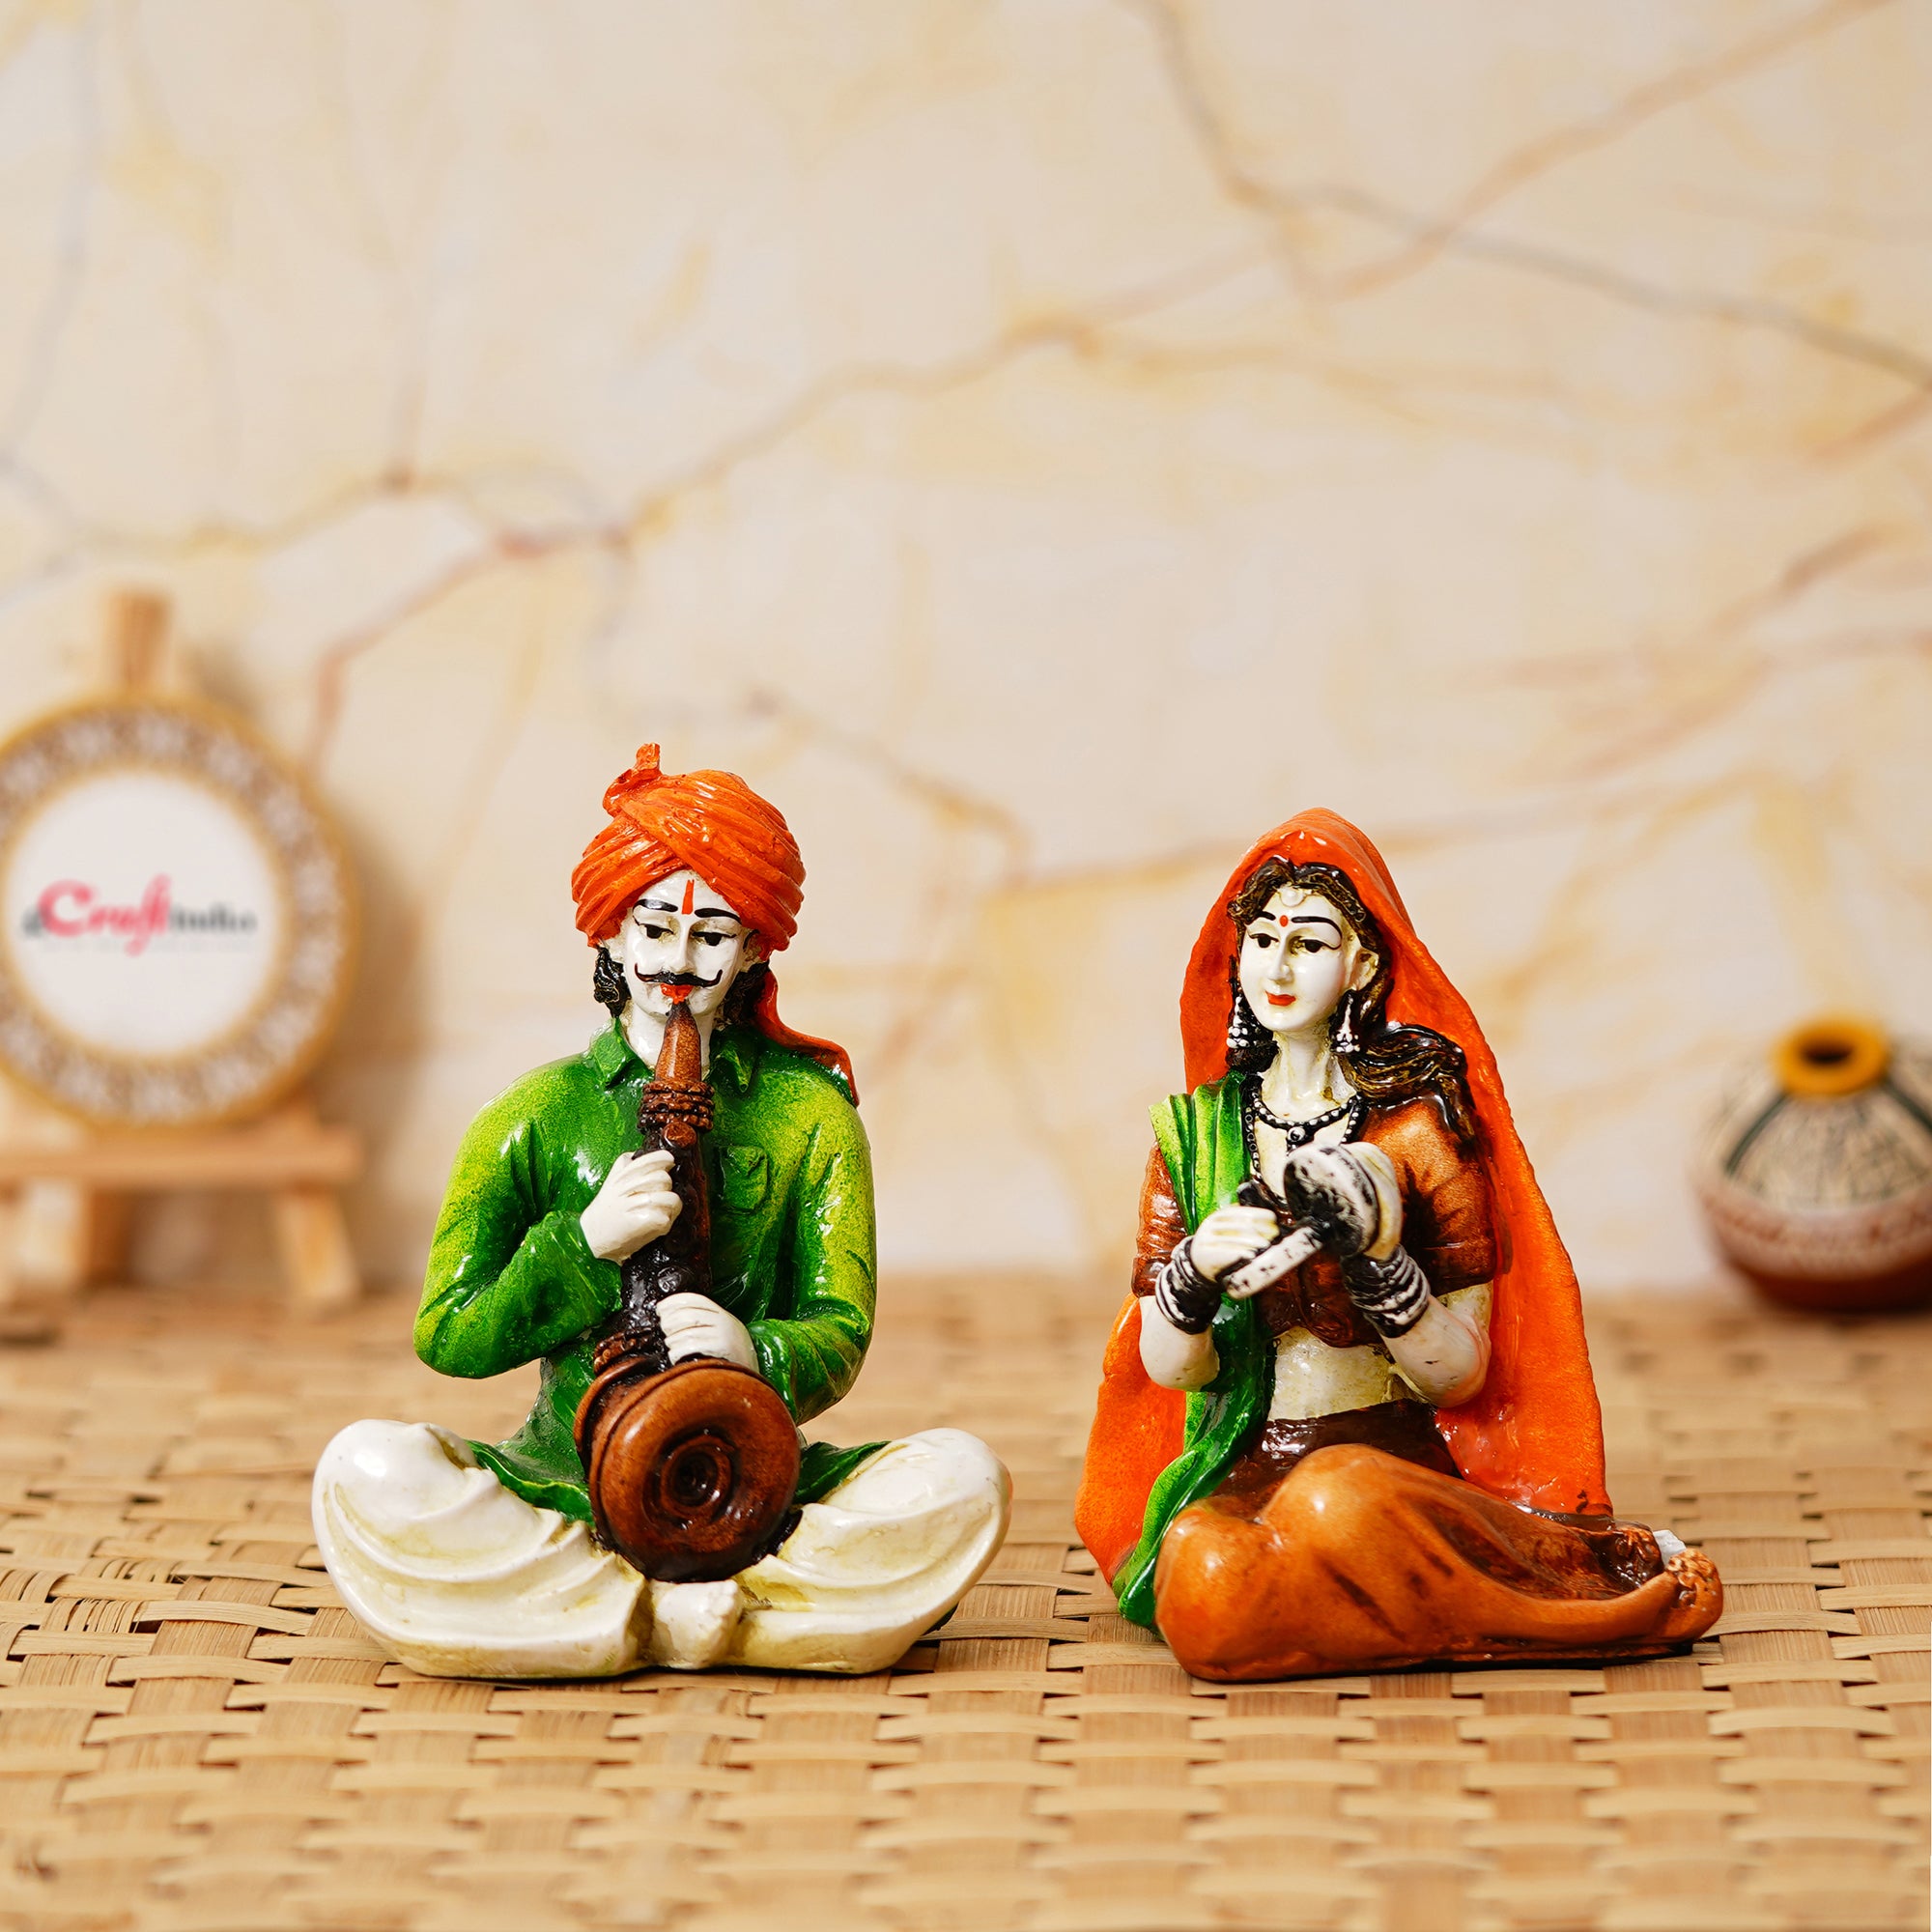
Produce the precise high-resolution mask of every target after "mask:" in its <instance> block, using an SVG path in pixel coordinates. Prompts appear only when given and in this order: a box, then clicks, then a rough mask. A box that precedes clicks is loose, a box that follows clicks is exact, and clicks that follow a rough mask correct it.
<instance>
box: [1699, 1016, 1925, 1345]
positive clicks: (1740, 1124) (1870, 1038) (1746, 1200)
mask: <svg viewBox="0 0 1932 1932" xmlns="http://www.w3.org/2000/svg"><path fill="white" fill-rule="evenodd" d="M1694 1180H1695V1184H1696V1188H1697V1195H1698V1199H1699V1200H1700V1201H1701V1202H1702V1204H1703V1207H1704V1211H1705V1214H1706V1215H1707V1217H1708V1218H1709V1221H1710V1225H1711V1232H1712V1234H1713V1236H1715V1237H1716V1239H1717V1242H1718V1245H1719V1248H1721V1249H1722V1250H1723V1253H1724V1256H1725V1259H1726V1260H1728V1261H1729V1262H1730V1263H1731V1264H1732V1265H1733V1266H1734V1267H1736V1268H1737V1269H1738V1270H1739V1271H1740V1272H1741V1273H1743V1274H1744V1275H1746V1276H1747V1277H1748V1278H1749V1280H1750V1281H1751V1282H1752V1283H1754V1284H1755V1285H1756V1287H1757V1288H1758V1289H1760V1290H1761V1291H1762V1292H1763V1293H1765V1294H1766V1295H1768V1296H1769V1297H1770V1298H1771V1299H1772V1300H1774V1301H1780V1302H1783V1303H1785V1304H1787V1305H1788V1306H1791V1307H1794V1308H1818V1309H1833V1310H1842V1311H1876V1310H1881V1309H1895V1308H1909V1307H1915V1306H1918V1304H1920V1303H1922V1302H1925V1301H1928V1300H1932V1045H1928V1044H1926V1043H1924V1042H1919V1041H1912V1040H1893V1039H1889V1038H1887V1037H1886V1036H1885V1035H1884V1034H1883V1033H1881V1032H1880V1031H1879V1030H1878V1029H1877V1028H1876V1027H1873V1026H1871V1025H1868V1024H1867V1023H1865V1022H1863V1021H1861V1020H1850V1019H1823V1020H1816V1021H1813V1022H1812V1023H1811V1024H1810V1025H1808V1026H1803V1027H1800V1028H1799V1029H1798V1030H1797V1031H1796V1032H1794V1033H1792V1034H1789V1035H1787V1036H1786V1037H1784V1038H1783V1039H1782V1040H1780V1041H1779V1042H1778V1043H1777V1045H1776V1047H1775V1048H1774V1049H1773V1051H1772V1053H1771V1055H1770V1056H1769V1058H1768V1060H1766V1061H1764V1062H1760V1063H1758V1064H1756V1065H1753V1066H1751V1067H1750V1068H1748V1069H1747V1070H1746V1071H1744V1072H1743V1073H1742V1074H1741V1076H1740V1077H1739V1078H1738V1080H1737V1081H1736V1082H1735V1083H1734V1085H1733V1087H1732V1089H1731V1092H1730V1094H1729V1095H1728V1097H1727V1098H1726V1099H1725V1101H1724V1103H1723V1105H1722V1106H1721V1107H1720V1108H1719V1112H1718V1115H1717V1118H1716V1120H1715V1121H1714V1122H1712V1126H1711V1130H1710V1132H1709V1134H1708V1135H1707V1136H1706V1138H1705V1141H1704V1145H1703V1148H1702V1149H1701V1151H1700V1152H1699V1154H1698V1157H1697V1161H1696V1165H1695V1169H1694Z"/></svg>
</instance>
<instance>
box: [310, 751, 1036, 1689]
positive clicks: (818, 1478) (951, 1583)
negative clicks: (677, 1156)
mask: <svg viewBox="0 0 1932 1932" xmlns="http://www.w3.org/2000/svg"><path fill="white" fill-rule="evenodd" d="M604 806H605V810H606V811H607V812H609V814H610V821H609V823H608V824H607V825H606V826H605V827H604V829H603V830H602V831H601V832H600V833H599V834H598V835H597V837H596V838H593V839H592V840H591V842H590V844H589V846H588V847H587V848H586V849H585V851H584V854H583V859H582V863H581V864H580V865H579V866H578V867H577V870H576V872H575V873H574V874H573V875H572V879H571V890H572V893H573V895H574V897H575V899H576V903H577V923H578V926H579V929H580V930H582V932H583V934H584V936H585V937H586V939H587V940H588V941H589V942H590V944H591V945H593V946H594V947H596V948H597V962H596V976H595V987H596V992H597V996H598V998H599V999H600V1000H601V1001H603V1002H604V1004H605V1005H606V1006H608V1007H609V1008H610V1009H611V1024H610V1026H609V1027H608V1028H607V1029H606V1030H605V1031H604V1032H602V1033H601V1034H599V1035H598V1037H596V1038H595V1039H594V1040H593V1041H592V1042H591V1044H590V1046H589V1048H588V1049H587V1050H586V1051H585V1052H583V1053H581V1054H577V1055H574V1056H572V1057H571V1058H569V1059H566V1060H560V1061H555V1062H554V1063H552V1064H551V1065H548V1066H541V1067H538V1068H537V1069H536V1070H535V1071H534V1072H532V1073H529V1074H526V1076H525V1077H524V1078H523V1079H521V1080H519V1081H517V1082H516V1083H515V1084H514V1085H513V1086H512V1087H510V1088H509V1089H508V1091H507V1092H505V1093H504V1094H500V1095H499V1096H498V1097H497V1099H496V1100H494V1101H492V1102H491V1103H490V1105H489V1106H487V1107H486V1108H485V1109H484V1110H483V1112H482V1113H481V1114H480V1115H478V1117H477V1118H476V1120H475V1122H473V1123H472V1124H471V1126H470V1128H469V1133H468V1134H467V1135H466V1136H465V1138H464V1142H463V1145H462V1148H461V1149H460V1150H459V1151H458V1153H457V1157H456V1163H455V1167H454V1169H453V1171H452V1173H451V1176H450V1181H449V1189H448V1193H447V1195H446V1197H445V1199H444V1202H443V1207H442V1213H441V1217H440V1220H439V1222H438V1225H437V1231H436V1237H435V1242H434V1245H433V1246H432V1248H431V1251H430V1261H429V1270H428V1278H427V1281H426V1283H425V1285H424V1290H423V1299H422V1307H421V1310H420V1312H419V1314H418V1315H417V1318H416V1330H415V1342H416V1350H417V1353H418V1354H420V1355H421V1356H422V1358H423V1360H424V1361H426V1362H428V1363H429V1364H430V1365H431V1366H432V1367H433V1368H437V1369H440V1370H441V1371H442V1372H443V1373H444V1374H446V1375H455V1376H469V1377H481V1376H495V1375H501V1374H503V1373H504V1372H505V1371H506V1370H509V1369H514V1368H519V1367H521V1366H522V1365H523V1364H525V1363H526V1362H530V1361H540V1362H541V1364H542V1373H541V1383H540V1387H539V1391H538V1395H537V1402H536V1406H535V1407H534V1408H533V1409H532V1410H531V1411H530V1415H529V1418H528V1420H527V1421H526V1423H525V1424H524V1426H523V1428H522V1429H520V1430H519V1431H518V1432H517V1433H516V1435H513V1436H511V1437H510V1438H509V1440H508V1441H506V1442H501V1443H498V1444H496V1445H495V1446H491V1445H488V1444H484V1443H472V1442H467V1441H465V1440H464V1439H463V1438H462V1437H460V1436H458V1435H453V1434H451V1433H450V1432H449V1431H448V1430H445V1429H440V1428H437V1427H436V1426H434V1425H432V1424H426V1423H398V1422H377V1421H370V1422H357V1423H354V1424H352V1425H351V1426H350V1427H349V1428H347V1429H345V1430H343V1431H342V1433H341V1434H340V1435H337V1436H336V1437H335V1438H334V1440H333V1441H332V1442H330V1443H329V1445H328V1447H327V1449H326V1450H325V1451H324V1453H323V1457H322V1461H321V1463H320V1464H319V1466H318V1467H317V1470H316V1477H315V1529H316V1541H317V1543H318V1545H319V1546H320V1548H321V1549H322V1553H323V1557H324V1560H325V1561H326V1562H327V1566H328V1571H329V1575H330V1577H332V1578H333V1579H334V1582H335V1585H336V1587H337V1589H338V1590H339V1591H340V1592H341V1593H342V1597H343V1600H344V1602H345V1603H347V1604H348V1605H349V1606H350V1608H351V1609H353V1610H354V1611H355V1614H356V1616H357V1617H358V1618H360V1620H361V1621H362V1622H363V1623H364V1624H365V1625H367V1626H368V1628H369V1629H370V1630H371V1631H372V1632H373V1633H374V1634H376V1636H377V1637H378V1638H379V1639H380V1640H381V1641H382V1643H383V1644H384V1646H385V1647H386V1648H388V1649H389V1650H390V1651H391V1652H393V1654H394V1655H395V1656H396V1657H398V1658H399V1659H400V1660H401V1661H402V1662H405V1663H407V1664H409V1665H410V1666H411V1667H412V1668H413V1669H416V1670H419V1671H423V1672H426V1673H430V1674H434V1675H438V1676H445V1677H589V1676H605V1675H611V1674H613V1673H616V1672H619V1671H625V1670H629V1669H632V1668H635V1667H638V1666H639V1665H642V1664H656V1665H660V1666H668V1667H671V1668H677V1669H701V1668H703V1667H705V1666H706V1665H710V1664H716V1663H731V1664H751V1665H762V1666H767V1667H774V1668H783V1669H791V1670H828V1671H841V1672H865V1671H873V1670H879V1669H882V1668H884V1667H886V1666H887V1665H889V1664H891V1663H893V1662H895V1661H896V1660H897V1659H898V1658H899V1657H900V1656H901V1655H902V1654H903V1653H904V1651H905V1649H906V1648H907V1646H908V1645H909V1644H911V1643H912V1642H913V1641H914V1640H915V1639H916V1638H917V1637H919V1636H920V1635H921V1634H922V1633H923V1632H924V1631H926V1630H927V1629H929V1628H930V1627H931V1626H932V1625H933V1624H934V1623H935V1622H937V1621H938V1620H939V1619H940V1618H942V1617H944V1616H945V1615H946V1614H947V1613H948V1612H949V1611H950V1610H951V1609H952V1607H953V1605H955V1604H957V1603H958V1601H959V1599H960V1598H961V1597H962V1596H963V1595H964V1594H965V1593H966V1591H967V1590H968V1589H970V1588H971V1587H972V1585H973V1583H974V1582H975V1581H976V1580H977V1579H978V1577H980V1573H981V1572H982V1571H983V1570H984V1569H985V1567H986V1565H987V1563H988V1562H989V1561H990V1560H991V1558H992V1555H993V1552H994V1550H995V1549H996V1548H998V1547H999V1544H1000V1539H1001V1537H1002V1535H1003V1534H1004V1532H1005V1528H1006V1520H1007V1510H1008V1501H1009V1484H1008V1479H1007V1473H1006V1471H1005V1469H1004V1468H1002V1467H1001V1465H1000V1463H998V1462H997V1461H996V1460H995V1459H994V1457H993V1455H992V1454H991V1452H990V1451H989V1450H988V1449H987V1448H986V1446H985V1445H984V1444H983V1443H982V1442H980V1440H979V1439H978V1437H976V1436H972V1435H966V1434H965V1433H963V1432H962V1431H959V1430H955V1429H932V1430H925V1431H923V1432H921V1433H920V1434H918V1435H911V1436H908V1437H906V1438H904V1439H903V1440H901V1441H896V1442H891V1443H883V1444H882V1443H868V1444H866V1445H864V1446H863V1447H861V1448H857V1449H843V1450H841V1449H835V1448H833V1447H831V1446H830V1445H828V1444H824V1443H810V1444H807V1445H806V1447H805V1449H804V1454H803V1463H802V1472H801V1475H800V1479H799V1484H798V1489H797V1492H796V1494H795V1497H794V1504H795V1506H796V1514H795V1517H787V1518H786V1519H785V1520H784V1521H783V1522H781V1524H780V1525H779V1528H778V1531H777V1537H778V1540H777V1544H776V1547H775V1548H772V1549H770V1550H769V1551H768V1552H767V1553H765V1554H763V1555H761V1556H759V1557H758V1558H757V1560H755V1561H753V1562H752V1563H751V1564H750V1565H749V1567H747V1568H746V1569H744V1570H742V1571H740V1572H739V1573H738V1574H737V1575H736V1576H735V1577H726V1578H725V1579H724V1580H723V1581H719V1582H664V1581H653V1580H651V1579H649V1578H647V1577H644V1576H642V1575H641V1574H640V1573H639V1571H637V1570H634V1569H633V1568H632V1567H631V1566H630V1564H628V1563H627V1562H625V1561H624V1560H623V1558H622V1557H620V1556H619V1555H617V1554H616V1553H615V1552H614V1551H613V1550H611V1548H606V1547H603V1546H602V1545H601V1544H600V1542H599V1540H598V1539H597V1538H596V1536H595V1535H594V1534H593V1531H592V1528H591V1518H592V1509H591V1504H590V1500H589V1497H588V1494H587V1492H586V1489H585V1479H584V1468H583V1463H582V1459H581V1458H580V1456H579V1453H578V1448H577V1444H576V1442H575V1440H574V1439H573V1433H572V1431H573V1422H574V1419H575V1417H576V1414H577V1410H578V1406H579V1405H580V1403H581V1402H582V1397H583V1394H584V1392H585V1390H586V1389H587V1388H588V1386H589V1384H590V1381H591V1376H592V1366H591V1361H592V1354H593V1350H594V1349H595V1346H596V1343H597V1341H598V1339H599V1337H600V1336H601V1335H603V1334H604V1333H605V1332H606V1331H607V1330H608V1328H609V1327H610V1325H611V1321H612V1319H613V1318H614V1317H616V1316H617V1315H618V1311H619V1306H620V1300H621V1282H622V1272H621V1269H622V1264H623V1263H624V1262H625V1261H626V1259H627V1258H629V1257H631V1256H632V1255H634V1254H636V1253H637V1252H638V1251H639V1250H640V1249H642V1248H644V1247H645V1245H646V1244H647V1243H650V1242H652V1241H655V1240H658V1239H659V1238H660V1237H662V1236H665V1235H667V1234H668V1231H669V1230H670V1228H671V1227H672V1225H673V1223H674V1222H675V1221H676V1219H677V1217H678V1215H679V1213H680V1211H681V1210H682V1206H683V1204H682V1201H681V1199H680V1197H679V1195H678V1194H677V1193H676V1191H675V1190H674V1189H673V1187H672V1185H671V1178H670V1167H671V1157H670V1155H669V1154H668V1152H641V1151H639V1145H640V1135H639V1094H640V1091H641V1090H642V1088H643V1085H644V1083H645V1081H646V1079H647V1078H648V1076H649V1071H650V1069H651V1068H652V1067H653V1066H654V1065H656V1064H657V1062H658V1059H659V1056H660V1050H661V1048H662V1045H663V1041H664V1033H665V1025H666V1019H667V1015H668V1012H669V1010H670V1006H671V1003H672V1000H673V999H676V1000H678V1001H681V1002H682V1003H683V1004H684V1005H685V1006H686V1009H687V1010H688V1011H689V1012H690V1014H691V1016H692V1018H693V1019H694V1020H695V1021H696V1028H697V1033H698V1037H699V1040H700V1042H701V1046H702V1052H703V1062H704V1069H705V1076H706V1078H707V1079H708V1080H709V1082H710V1084H711V1087H712V1090H713V1094H714V1096H715V1120H714V1122H713V1125H712V1127H711V1129H710V1131H708V1132H707V1133H706V1134H705V1135H704V1138H703V1149H702V1154H703V1165H704V1172H705V1176H706V1179H707V1181H708V1188H707V1194H708V1200H709V1208H710V1220H711V1233H710V1270H709V1272H710V1283H709V1290H710V1292H709V1293H674V1294H670V1295H668V1296H667V1297H666V1298H664V1299H663V1300H661V1301H659V1302H658V1303H657V1304H656V1309H657V1317H658V1321H659V1322H660V1324H661V1326H662V1331H663V1336H664V1341H665V1344H666V1349H667V1352H668V1356H669V1359H670V1360H671V1361H672V1362H673V1363H678V1362H684V1361H687V1360H689V1359H690V1358H692V1357H695V1356H709V1357H715V1358H717V1359H719V1360H722V1361H725V1362H731V1363H736V1364H737V1365H738V1366H739V1367H741V1368H744V1369H749V1370H752V1371H753V1372H754V1373H755V1374H757V1375H758V1376H760V1377H762V1378H764V1380H765V1381H767V1382H768V1383H770V1384H771V1386H772V1387H773V1388H774V1389H775V1390H776V1391H777V1392H778V1394H779V1395H780V1396H781V1397H782V1399H783V1401H784V1404H785V1406H787V1407H788V1408H789V1409H790V1411H791V1414H792V1416H793V1418H794V1420H795V1421H797V1422H806V1421H809V1420H810V1418H811V1417H812V1416H814V1415H817V1414H818V1413H819V1412H820V1411H821V1410H823V1409H825V1408H828V1407H830V1406H832V1405H833V1404H834V1403H836V1402H838V1400H839V1399H840V1398H841V1397H842V1396H843V1395H844V1394H845V1393H846V1392H847V1390H848V1389H850V1387H851V1386H852V1383H853V1380H854V1379H855V1378H856V1377H857V1375H858V1372H859V1365H860V1363H861V1362H862V1361H863V1360H864V1359H865V1354H866V1350H867V1345H868V1343H869V1341H870V1339H871V1328H872V1311H873V1277H874V1259H873V1226H872V1179H871V1166H870V1157H869V1154H868V1151H867V1144H866V1135H865V1130H864V1129H863V1128H862V1127H861V1125H860V1124H859V1116H858V1112H857V1110H856V1108H855V1106H854V1103H853V1087H852V1074H851V1068H850V1065H848V1063H847V1061H846V1058H845V1055H844V1053H843V1052H842V1050H841V1049H839V1048H838V1047H837V1046H835V1045H833V1044H831V1043H830V1042H829V1041H825V1040H817V1039H810V1038H808V1037H805V1036H803V1035H800V1034H795V1033H793V1032H791V1031H790V1030H789V1029H788V1028H786V1027H785V1026H784V1025H783V1024H782V1023H781V1020H780V1019H779V1016H778V1006H777V987H776V984H775V982H774V980H773V978H772V973H771V969H770V966H769V964H768V963H767V962H768V960H769V959H770V956H771V955H772V954H773V953H775V952H779V951H781V949H782V948H783V947H784V946H785V945H786V944H787V943H788V942H789V941H790V939H791V936H792V933H793V931H794V930H795V929H796V919H797V913H798V908H799V903H800V897H801V894H800V885H801V882H802V881H803V879H804V876H805V868H804V866H803V865H802V863H801V862H800V859H799V853H798V847H797V845H796V843H795V842H794V841H793V839H792V837H791V834H790V832H789V830H788V829H787V827H786V825H785V822H784V819H783V818H782V817H781V815H780V813H779V812H778V811H777V810H776V809H775V808H774V807H772V806H771V805H769V804H768V803H767V802H766V801H765V800H763V799H762V798H760V797H758V796H757V794H756V793H755V792H753V790H752V789H751V788H750V787H749V786H748V785H747V784H745V782H744V781H742V780H741V779H738V778H735V777H733V776H731V775H730V774H729V773H726V772H689V773H686V774H684V775H683V776H681V777H672V776H668V775H666V774H664V773H662V772H660V770H659V769H658V748H657V747H656V746H655V745H646V746H644V747H643V749H642V750H641V751H640V752H639V753H638V759H637V762H636V764H635V765H634V766H633V767H632V769H631V770H629V771H628V772H626V773H624V774H623V776H622V777H620V778H619V779H618V780H617V781H616V782H615V783H614V784H612V785H611V788H610V789H609V790H608V791H607V792H606V793H605V796H604Z"/></svg>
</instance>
